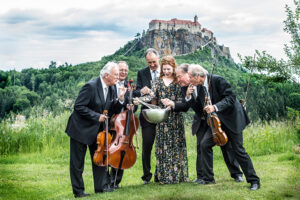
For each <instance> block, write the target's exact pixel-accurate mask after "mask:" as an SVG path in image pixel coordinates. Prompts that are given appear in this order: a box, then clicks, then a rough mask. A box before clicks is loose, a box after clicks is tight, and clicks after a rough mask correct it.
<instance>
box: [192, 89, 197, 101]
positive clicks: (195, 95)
mask: <svg viewBox="0 0 300 200" xmlns="http://www.w3.org/2000/svg"><path fill="white" fill-rule="evenodd" d="M197 89H198V88H197V86H194V92H193V96H194V99H195V100H196V99H197V92H198V91H197Z"/></svg>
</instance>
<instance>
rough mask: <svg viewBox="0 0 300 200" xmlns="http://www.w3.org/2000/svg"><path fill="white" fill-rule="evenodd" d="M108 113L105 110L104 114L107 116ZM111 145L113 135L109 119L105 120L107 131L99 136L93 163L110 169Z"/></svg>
mask: <svg viewBox="0 0 300 200" xmlns="http://www.w3.org/2000/svg"><path fill="white" fill-rule="evenodd" d="M107 113H108V111H107V110H104V112H103V114H104V115H106V116H107ZM110 144H111V134H110V133H109V132H108V117H107V118H106V119H105V130H103V131H102V132H100V133H99V134H98V135H97V149H96V151H95V153H94V156H93V162H94V163H95V165H98V166H102V167H104V166H106V169H108V164H109V159H110V152H109V146H110Z"/></svg>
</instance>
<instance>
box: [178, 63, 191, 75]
mask: <svg viewBox="0 0 300 200" xmlns="http://www.w3.org/2000/svg"><path fill="white" fill-rule="evenodd" d="M189 66H190V64H188V63H182V64H181V65H179V66H178V67H177V68H176V70H181V71H182V72H183V73H185V74H186V73H188V69H189Z"/></svg>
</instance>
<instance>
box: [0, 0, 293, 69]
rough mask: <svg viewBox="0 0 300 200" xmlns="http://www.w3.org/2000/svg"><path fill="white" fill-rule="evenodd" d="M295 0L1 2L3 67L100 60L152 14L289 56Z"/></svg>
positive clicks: (236, 44) (241, 45) (229, 42)
mask: <svg viewBox="0 0 300 200" xmlns="http://www.w3.org/2000/svg"><path fill="white" fill-rule="evenodd" d="M291 2H292V0H287V1H282V0H264V1H261V0H243V1H235V0H224V1H217V0H210V1H208V0H207V1H201V2H195V1H192V0H167V1H158V0H152V1H139V0H127V1H126V0H101V1H98V0H84V1H83V0H59V1H58V0H52V1H48V0H40V1H35V0H10V1H4V2H2V3H1V7H0V43H1V46H0V68H1V69H4V70H9V69H13V68H17V69H22V68H25V67H47V66H48V65H49V63H50V61H51V60H53V61H56V62H62V63H64V62H68V63H71V64H78V63H81V62H89V61H95V60H100V58H101V57H102V56H104V55H109V54H112V53H113V52H114V51H116V50H117V49H119V47H121V46H123V45H124V44H125V43H126V42H127V41H128V40H131V39H133V37H134V36H135V34H136V33H137V32H140V33H141V32H142V31H143V29H147V28H148V23H149V22H150V21H151V20H152V19H164V20H169V19H171V18H178V19H190V20H192V19H193V17H194V15H195V14H197V15H198V17H199V22H200V23H201V25H202V26H203V27H206V28H208V29H210V30H212V31H213V32H214V35H215V36H216V37H217V40H218V42H219V43H220V44H224V45H225V46H228V47H230V50H231V53H232V56H233V57H234V58H235V60H236V61H238V60H237V59H236V58H237V57H236V54H237V52H239V53H241V54H242V55H253V53H254V51H255V49H259V50H267V51H268V52H270V53H271V54H273V55H274V56H275V57H278V58H282V57H284V53H283V44H284V43H287V42H288V35H287V34H285V33H284V32H283V20H284V19H285V12H284V5H285V3H289V4H291Z"/></svg>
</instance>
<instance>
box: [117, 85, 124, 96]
mask: <svg viewBox="0 0 300 200" xmlns="http://www.w3.org/2000/svg"><path fill="white" fill-rule="evenodd" d="M122 84H123V83H122V82H118V91H117V92H118V98H120V87H121V85H122Z"/></svg>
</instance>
